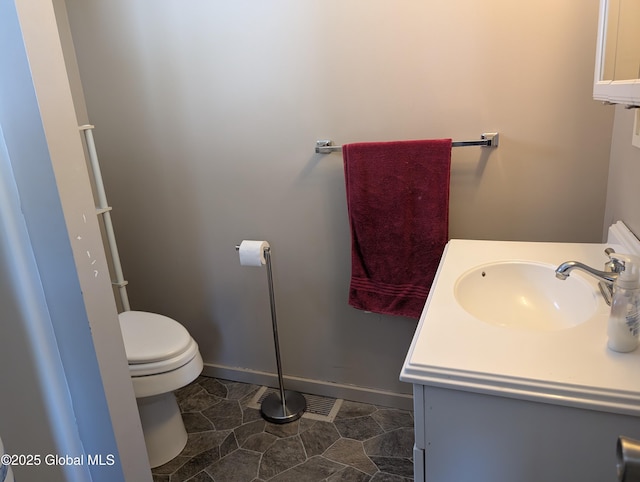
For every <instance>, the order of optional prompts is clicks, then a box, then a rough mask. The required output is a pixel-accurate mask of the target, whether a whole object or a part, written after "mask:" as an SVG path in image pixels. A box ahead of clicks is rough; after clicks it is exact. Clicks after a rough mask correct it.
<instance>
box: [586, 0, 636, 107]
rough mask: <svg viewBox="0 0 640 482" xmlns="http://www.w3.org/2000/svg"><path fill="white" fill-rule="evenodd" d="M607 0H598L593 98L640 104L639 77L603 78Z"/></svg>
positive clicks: (616, 102) (611, 101)
mask: <svg viewBox="0 0 640 482" xmlns="http://www.w3.org/2000/svg"><path fill="white" fill-rule="evenodd" d="M608 6H609V0H600V13H599V16H598V43H597V45H596V65H595V76H594V82H593V98H594V99H596V100H601V101H603V102H610V103H613V104H626V105H640V79H633V80H603V79H602V78H601V77H602V72H603V68H604V55H605V48H606V45H605V42H606V33H607V13H608V11H609V9H608Z"/></svg>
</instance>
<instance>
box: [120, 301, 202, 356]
mask: <svg viewBox="0 0 640 482" xmlns="http://www.w3.org/2000/svg"><path fill="white" fill-rule="evenodd" d="M118 319H119V321H120V329H121V331H122V339H123V341H124V349H125V352H126V354H127V359H128V361H129V364H139V363H152V362H158V361H163V360H168V359H170V358H173V357H176V356H179V355H181V354H182V353H183V352H184V351H185V350H186V349H187V348H188V347H189V343H190V341H191V335H190V334H189V332H188V331H187V330H186V328H185V327H184V326H182V325H181V324H180V323H178V322H177V321H176V320H174V319H172V318H169V317H168V316H164V315H159V314H157V313H148V312H146V311H125V312H123V313H120V314H119V315H118Z"/></svg>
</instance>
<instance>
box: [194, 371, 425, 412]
mask: <svg viewBox="0 0 640 482" xmlns="http://www.w3.org/2000/svg"><path fill="white" fill-rule="evenodd" d="M202 375H203V376H206V377H214V378H222V379H224V380H233V381H237V382H244V383H253V384H254V385H266V386H268V387H277V386H278V376H277V374H275V373H269V372H262V371H257V370H250V369H248V368H240V367H228V366H223V365H215V364H212V363H205V365H204V369H203V371H202ZM283 378H284V385H285V388H286V389H287V390H296V391H299V392H302V393H309V394H313V395H320V396H323V397H332V398H343V399H345V400H352V401H355V402H363V403H372V404H374V405H382V406H384V407H391V408H399V409H402V410H413V396H412V395H411V394H405V393H395V392H388V391H385V390H377V389H373V388H367V387H360V386H357V385H345V384H342V383H333V382H326V381H322V380H311V379H308V378H300V377H291V376H286V375H285V376H284V377H283Z"/></svg>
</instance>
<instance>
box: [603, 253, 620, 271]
mask: <svg viewBox="0 0 640 482" xmlns="http://www.w3.org/2000/svg"><path fill="white" fill-rule="evenodd" d="M615 252H616V250H615V249H613V248H607V249H605V250H604V253H605V254H606V255H607V256H608V257H609V261H607V262H606V263H605V264H604V270H605V271H607V272H612V273H621V272H622V271H624V263H621V262H620V261H619V260H617V259H615V258H612V257H611V255H612V254H614V253H615Z"/></svg>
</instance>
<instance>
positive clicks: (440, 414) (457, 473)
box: [414, 385, 640, 482]
mask: <svg viewBox="0 0 640 482" xmlns="http://www.w3.org/2000/svg"><path fill="white" fill-rule="evenodd" d="M414 397H415V398H414V401H415V402H416V403H415V412H414V416H415V424H416V425H415V431H416V445H415V447H414V464H415V465H414V468H415V471H414V478H415V480H416V481H427V482H513V481H517V482H541V481H544V482H566V481H580V482H606V481H611V482H613V481H615V480H617V479H616V453H615V447H616V441H617V439H618V436H620V435H623V434H627V433H635V434H638V433H640V418H639V417H637V416H630V415H623V414H616V413H609V412H602V411H597V410H588V409H580V408H575V407H567V406H562V405H554V404H552V403H540V402H533V401H528V400H523V399H516V398H509V397H502V396H495V395H487V394H483V393H475V392H470V391H466V390H455V389H448V388H440V387H434V386H428V385H414Z"/></svg>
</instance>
